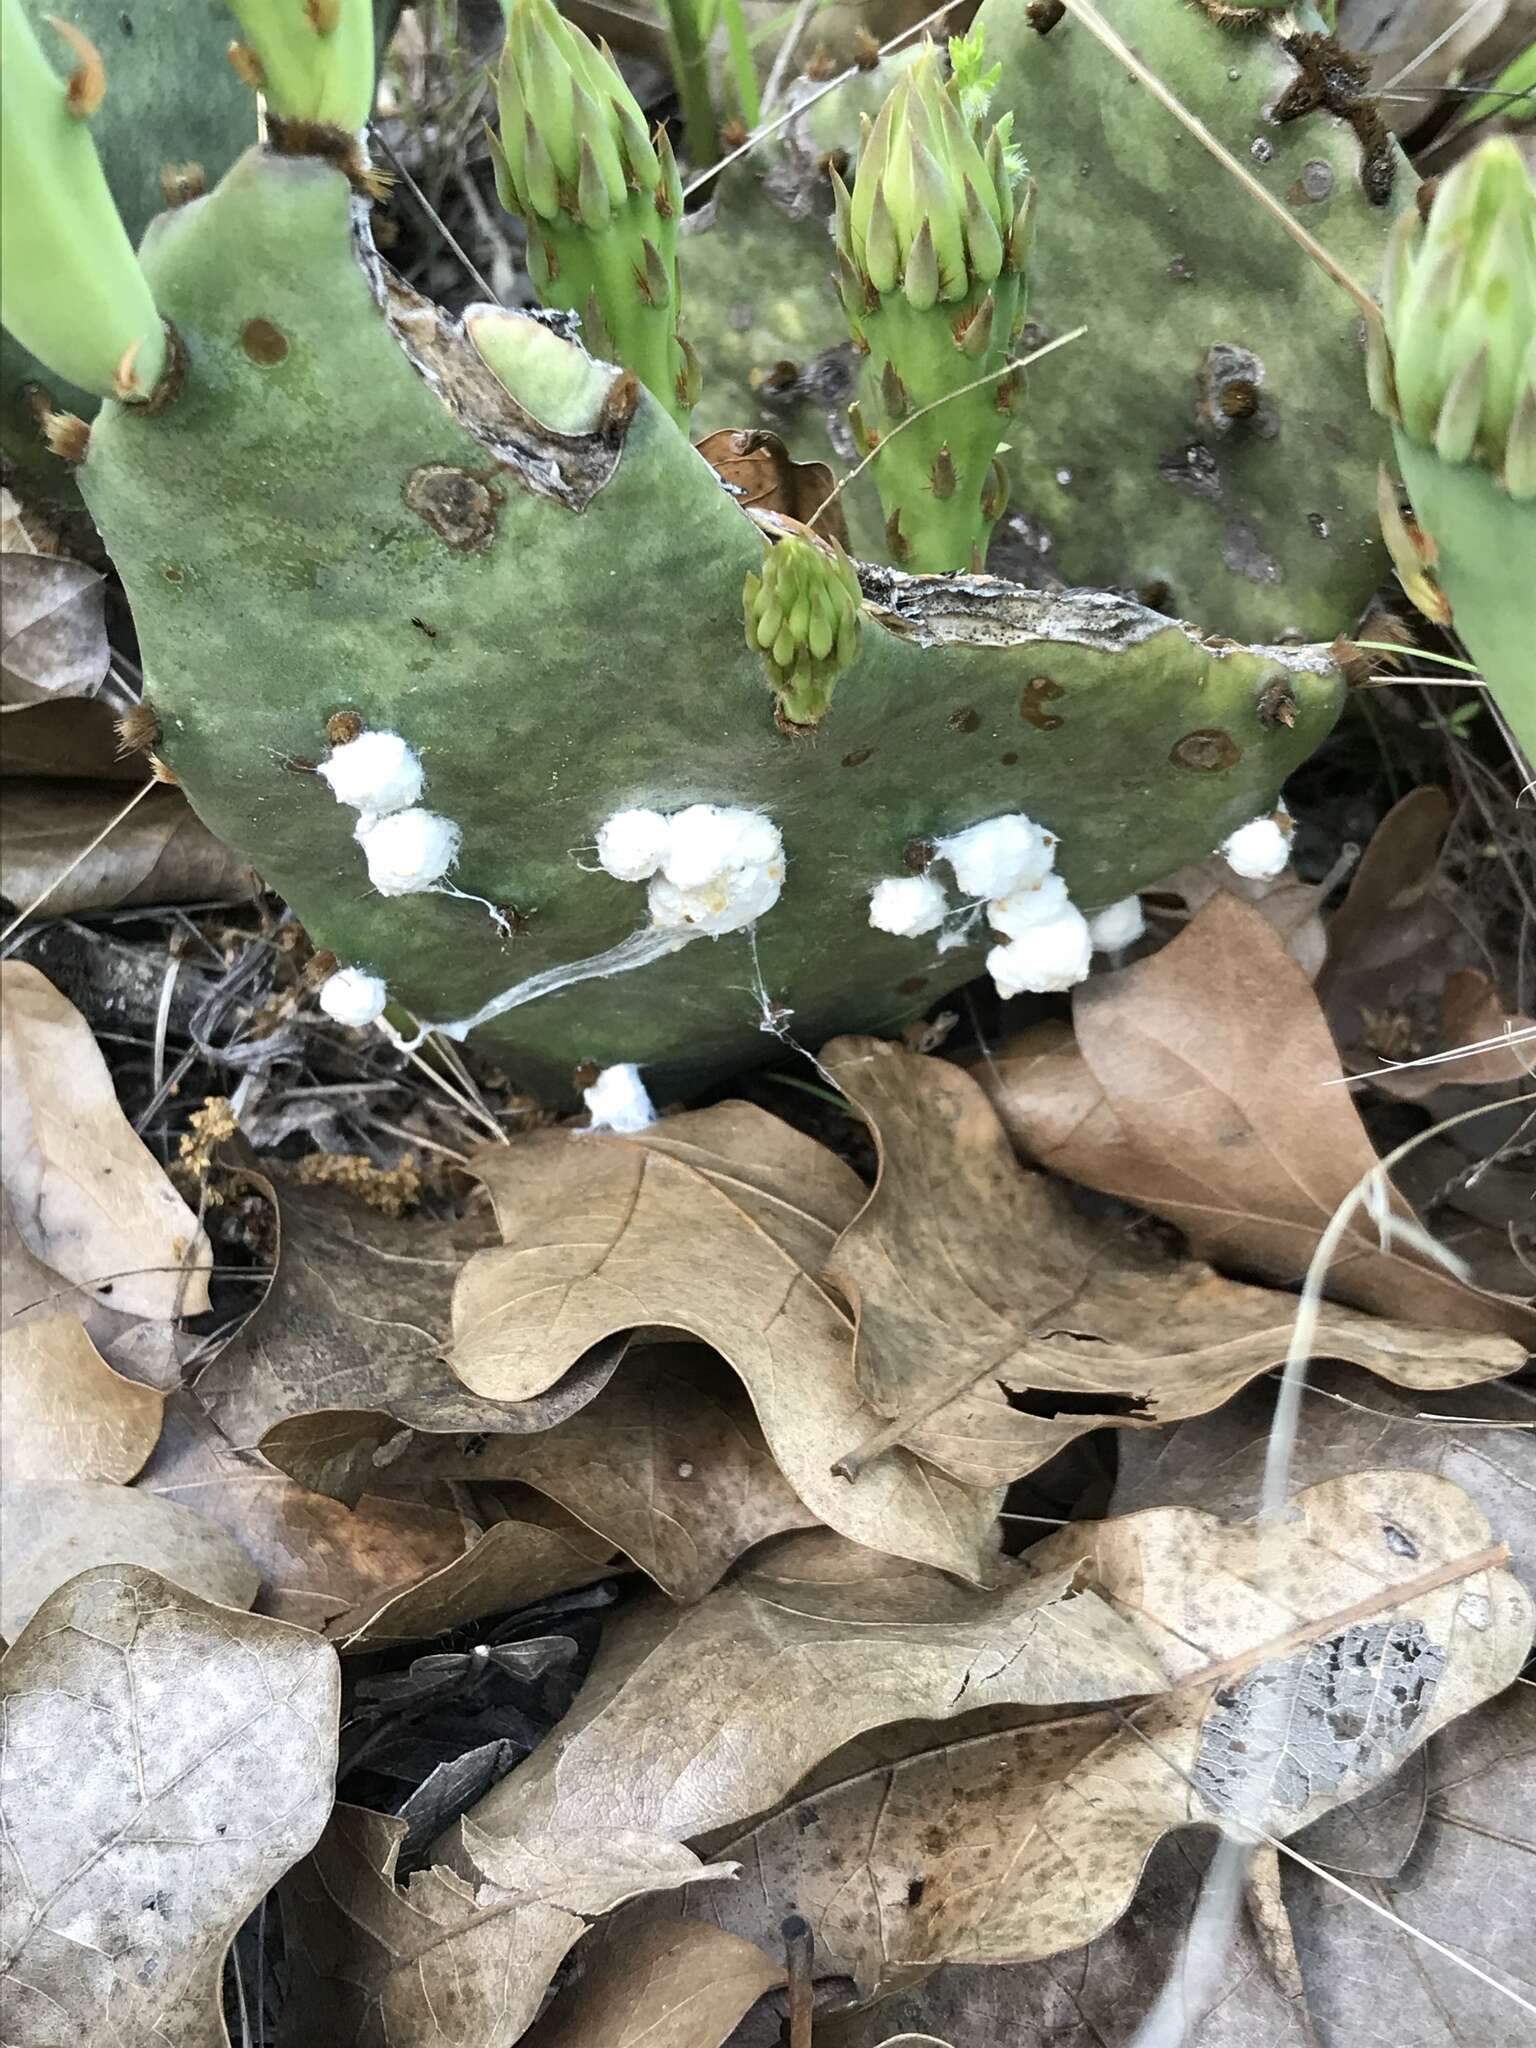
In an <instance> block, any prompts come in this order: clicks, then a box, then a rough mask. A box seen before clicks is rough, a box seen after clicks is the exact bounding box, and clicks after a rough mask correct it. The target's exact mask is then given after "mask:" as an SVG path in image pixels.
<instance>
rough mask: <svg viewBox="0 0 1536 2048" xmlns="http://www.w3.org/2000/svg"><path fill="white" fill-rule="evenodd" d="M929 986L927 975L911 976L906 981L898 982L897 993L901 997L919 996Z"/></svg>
mask: <svg viewBox="0 0 1536 2048" xmlns="http://www.w3.org/2000/svg"><path fill="white" fill-rule="evenodd" d="M927 986H928V977H927V975H926V974H909V975H908V976H907V978H906V980H905V981H898V982H897V984H896V993H897V995H899V996H918V995H921V994H922V992H923V990H924V989H925V988H926V987H927Z"/></svg>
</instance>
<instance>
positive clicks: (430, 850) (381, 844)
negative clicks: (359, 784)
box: [356, 810, 463, 896]
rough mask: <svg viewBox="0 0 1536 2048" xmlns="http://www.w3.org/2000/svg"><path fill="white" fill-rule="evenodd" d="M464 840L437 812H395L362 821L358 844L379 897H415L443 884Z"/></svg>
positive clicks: (359, 825)
mask: <svg viewBox="0 0 1536 2048" xmlns="http://www.w3.org/2000/svg"><path fill="white" fill-rule="evenodd" d="M462 837H463V834H462V833H461V832H460V830H459V828H458V826H457V825H455V823H454V822H453V820H452V818H444V817H442V816H440V815H439V814H438V813H437V812H436V811H421V810H411V811H394V812H392V813H391V814H390V816H389V817H387V818H370V817H364V818H362V819H360V820H359V822H358V827H357V833H356V838H357V843H358V845H359V846H361V847H362V849H363V852H364V854H365V855H366V856H367V860H368V879H369V881H370V882H372V884H373V886H374V887H375V889H377V890H378V892H379V894H380V895H381V896H414V895H417V894H419V893H420V892H421V891H422V890H424V889H430V888H431V887H432V885H433V883H434V882H439V881H441V880H442V878H443V876H444V875H446V874H447V872H448V870H449V869H450V868H451V867H452V866H453V863H454V861H455V859H456V858H457V856H458V851H459V841H460V839H461V838H462Z"/></svg>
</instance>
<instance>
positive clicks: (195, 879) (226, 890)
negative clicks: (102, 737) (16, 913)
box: [0, 770, 253, 917]
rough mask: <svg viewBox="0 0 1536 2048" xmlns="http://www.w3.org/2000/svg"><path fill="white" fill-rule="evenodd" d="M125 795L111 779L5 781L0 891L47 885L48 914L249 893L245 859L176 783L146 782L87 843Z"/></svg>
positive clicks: (32, 895)
mask: <svg viewBox="0 0 1536 2048" xmlns="http://www.w3.org/2000/svg"><path fill="white" fill-rule="evenodd" d="M138 779H139V780H142V779H143V776H142V770H141V771H140V774H139V777H138ZM124 800H125V799H124V792H123V790H122V788H121V787H120V786H119V785H118V784H115V783H107V784H106V785H105V786H102V785H100V784H97V783H90V782H36V783H25V782H22V783H11V784H8V785H7V788H6V793H5V821H4V828H3V830H0V896H4V897H6V898H8V900H9V901H10V902H12V903H15V904H18V905H26V904H29V903H31V902H33V901H34V900H35V899H36V898H38V897H40V896H42V895H43V894H44V892H45V891H46V892H47V900H48V914H49V916H51V917H63V916H66V915H67V914H69V913H70V912H72V911H80V910H107V909H111V908H114V907H115V906H117V905H118V904H131V903H200V902H205V901H209V900H211V899H214V898H219V897H229V896H234V897H242V896H249V895H250V894H251V892H252V886H253V884H252V876H251V870H250V868H249V867H248V866H247V865H246V864H245V862H244V861H242V860H241V859H240V858H239V857H238V856H237V855H236V854H234V853H233V852H231V850H230V849H229V848H228V847H227V846H226V845H225V844H224V843H223V841H222V840H220V839H215V838H214V836H213V834H212V833H211V832H210V831H209V830H208V828H207V826H206V825H204V824H203V823H202V822H201V821H200V820H199V819H198V817H197V815H196V813H195V812H194V811H193V809H192V807H191V805H190V804H189V803H188V802H187V800H186V798H185V797H184V796H183V795H182V794H181V792H180V790H177V789H169V788H158V789H154V790H151V792H150V794H149V795H148V796H147V797H145V799H144V801H143V802H142V803H141V804H138V805H137V806H136V807H135V808H134V810H133V811H132V812H131V813H130V814H129V816H128V817H126V818H124V819H123V821H122V822H121V824H119V825H116V826H114V827H113V829H112V830H111V832H110V833H108V835H107V837H106V838H105V839H103V840H102V842H101V844H100V845H99V846H97V847H95V848H94V850H93V851H92V852H90V853H86V852H85V849H86V848H87V847H88V846H90V845H91V842H92V841H93V840H94V839H96V838H97V836H98V835H99V834H100V833H101V832H102V831H103V830H104V829H105V828H106V827H107V826H108V825H109V824H111V821H112V819H113V818H114V817H116V815H117V813H118V812H119V811H121V809H122V808H123V803H124ZM82 854H84V855H85V857H84V858H83V859H81V858H80V856H81V855H82Z"/></svg>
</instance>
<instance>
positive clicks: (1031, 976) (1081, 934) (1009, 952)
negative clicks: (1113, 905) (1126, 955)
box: [987, 904, 1093, 996]
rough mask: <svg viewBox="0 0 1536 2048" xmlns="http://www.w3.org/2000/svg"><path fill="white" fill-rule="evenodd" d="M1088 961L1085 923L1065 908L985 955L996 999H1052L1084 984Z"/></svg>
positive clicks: (1089, 943)
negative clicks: (995, 991) (998, 996)
mask: <svg viewBox="0 0 1536 2048" xmlns="http://www.w3.org/2000/svg"><path fill="white" fill-rule="evenodd" d="M1092 959H1093V941H1092V939H1091V938H1090V937H1089V936H1088V920H1087V919H1086V918H1085V917H1084V916H1083V914H1082V912H1081V911H1080V910H1074V909H1073V908H1072V907H1071V905H1070V904H1069V905H1068V907H1067V908H1066V909H1065V910H1063V911H1062V912H1061V913H1060V914H1059V915H1058V916H1056V917H1053V918H1051V919H1049V920H1048V921H1047V922H1046V923H1045V924H1038V925H1035V926H1033V927H1032V928H1031V929H1030V930H1029V931H1026V932H1025V933H1024V934H1023V935H1022V936H1021V937H1020V938H1017V939H1010V940H1009V941H1008V943H1007V945H1006V946H994V947H993V948H992V950H991V952H990V953H988V955H987V972H988V974H990V975H991V977H992V979H993V981H994V982H995V983H996V985H997V992H998V994H999V995H1000V996H1020V995H1024V994H1026V993H1027V994H1030V995H1037V996H1044V995H1053V994H1055V993H1056V992H1057V991H1058V990H1061V989H1068V988H1075V987H1076V985H1077V984H1078V982H1080V981H1086V980H1087V978H1088V969H1089V966H1090V964H1091V962H1092Z"/></svg>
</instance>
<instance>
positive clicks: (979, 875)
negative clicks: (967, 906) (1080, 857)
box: [939, 811, 1056, 900]
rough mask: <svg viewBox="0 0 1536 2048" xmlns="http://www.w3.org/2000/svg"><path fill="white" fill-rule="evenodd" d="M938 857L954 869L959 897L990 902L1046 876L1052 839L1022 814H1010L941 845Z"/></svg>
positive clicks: (1051, 857)
mask: <svg viewBox="0 0 1536 2048" xmlns="http://www.w3.org/2000/svg"><path fill="white" fill-rule="evenodd" d="M939 853H940V855H941V856H942V857H943V859H945V860H947V861H948V862H949V864H950V866H951V867H952V868H953V869H954V871H955V880H956V881H957V882H958V883H959V885H960V893H961V895H962V896H969V897H977V896H985V897H987V898H988V899H989V900H990V899H991V898H993V897H996V896H1010V895H1012V893H1013V891H1014V890H1015V889H1027V888H1028V887H1029V886H1030V885H1031V883H1034V882H1038V881H1040V880H1042V879H1043V877H1044V876H1046V875H1048V874H1049V873H1050V871H1051V868H1052V866H1053V864H1054V862H1055V859H1056V838H1055V835H1054V833H1051V832H1046V831H1044V830H1043V829H1042V828H1041V827H1040V826H1039V825H1037V824H1035V822H1034V821H1033V819H1031V818H1026V817H1025V815H1024V813H1023V812H1022V811H1011V812H1006V813H1005V814H1004V815H1003V816H1002V817H1000V818H984V819H983V820H982V822H981V823H980V824H979V825H970V826H967V828H966V829H965V831H963V832H957V833H955V835H954V836H953V838H950V839H941V840H940V841H939Z"/></svg>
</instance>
